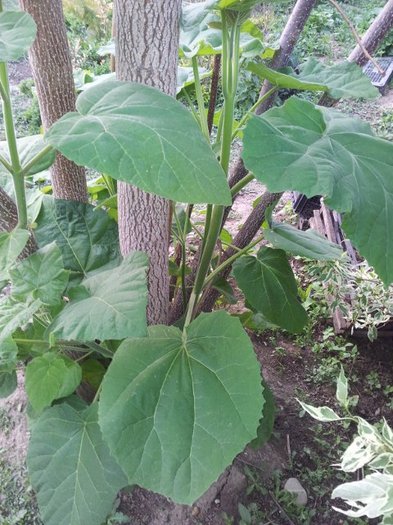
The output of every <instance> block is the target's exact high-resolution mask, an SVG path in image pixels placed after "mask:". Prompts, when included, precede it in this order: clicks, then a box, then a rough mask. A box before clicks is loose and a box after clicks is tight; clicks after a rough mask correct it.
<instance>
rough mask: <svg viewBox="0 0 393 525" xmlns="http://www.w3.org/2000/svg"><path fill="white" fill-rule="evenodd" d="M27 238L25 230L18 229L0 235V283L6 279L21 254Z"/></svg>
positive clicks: (28, 235) (27, 233) (27, 234)
mask: <svg viewBox="0 0 393 525" xmlns="http://www.w3.org/2000/svg"><path fill="white" fill-rule="evenodd" d="M29 237H30V234H29V232H28V231H27V230H21V229H19V228H17V229H16V230H12V231H11V232H3V233H0V281H3V280H6V279H8V271H9V269H10V268H11V266H12V265H13V264H14V263H15V261H16V260H17V258H18V257H19V255H20V254H21V253H22V251H23V249H24V247H25V246H26V244H27V241H28V240H29Z"/></svg>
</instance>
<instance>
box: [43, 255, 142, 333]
mask: <svg viewBox="0 0 393 525" xmlns="http://www.w3.org/2000/svg"><path fill="white" fill-rule="evenodd" d="M147 268H148V259H147V256H146V255H145V254H144V253H141V252H132V253H131V254H129V255H128V256H127V257H126V258H125V259H124V260H123V261H122V262H121V264H120V265H119V266H118V267H117V268H113V269H110V270H103V271H102V272H99V273H97V274H96V275H94V276H92V277H88V278H87V279H85V280H84V281H82V284H81V285H80V286H78V287H76V288H73V289H72V290H71V292H70V297H71V301H70V302H69V303H68V304H67V306H66V307H65V308H64V309H63V310H62V311H61V312H60V313H59V315H58V316H57V317H55V319H54V321H53V323H52V324H51V325H50V327H49V329H48V330H49V331H50V332H53V333H54V334H55V335H56V336H57V337H58V338H59V339H67V340H76V341H94V340H95V339H101V340H105V339H124V338H125V337H130V336H135V337H143V336H144V335H145V334H146V306H147V283H146V272H147Z"/></svg>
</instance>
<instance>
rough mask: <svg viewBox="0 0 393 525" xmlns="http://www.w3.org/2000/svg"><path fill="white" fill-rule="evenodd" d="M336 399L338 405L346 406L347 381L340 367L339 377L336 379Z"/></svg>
mask: <svg viewBox="0 0 393 525" xmlns="http://www.w3.org/2000/svg"><path fill="white" fill-rule="evenodd" d="M336 399H337V401H338V402H339V403H340V405H342V406H344V407H346V406H347V405H348V379H347V378H346V376H345V372H344V368H343V367H342V366H341V370H340V375H339V376H338V378H337V388H336Z"/></svg>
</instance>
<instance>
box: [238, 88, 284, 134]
mask: <svg viewBox="0 0 393 525" xmlns="http://www.w3.org/2000/svg"><path fill="white" fill-rule="evenodd" d="M277 89H278V88H277V87H272V88H271V89H269V91H268V92H267V93H265V94H264V95H263V97H261V98H259V99H258V100H257V101H256V102H255V104H254V105H253V106H252V107H251V108H250V109H249V110H248V111H247V112H246V113H245V114H244V115H243V116H242V118H241V119H240V122H239V124H238V126H237V128H236V129H235V131H234V132H233V135H232V140H234V139H235V138H236V137H237V135H238V133H239V131H240V130H241V129H242V127H243V126H244V124H245V123H246V122H247V120H248V119H249V118H250V117H251V115H252V114H253V113H254V111H255V110H256V109H257V108H258V107H259V106H260V104H262V103H263V102H265V100H267V99H268V98H269V97H271V96H272V95H273V93H275V92H276V91H277Z"/></svg>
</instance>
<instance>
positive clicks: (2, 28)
mask: <svg viewBox="0 0 393 525" xmlns="http://www.w3.org/2000/svg"><path fill="white" fill-rule="evenodd" d="M36 33H37V27H36V24H35V22H34V20H33V19H32V17H31V16H30V15H29V14H28V13H24V12H23V11H3V12H2V13H0V61H1V62H9V61H10V60H17V59H18V58H21V57H22V56H23V55H24V54H25V53H26V51H27V50H28V49H29V47H30V46H31V44H32V43H33V42H34V39H35V36H36Z"/></svg>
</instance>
